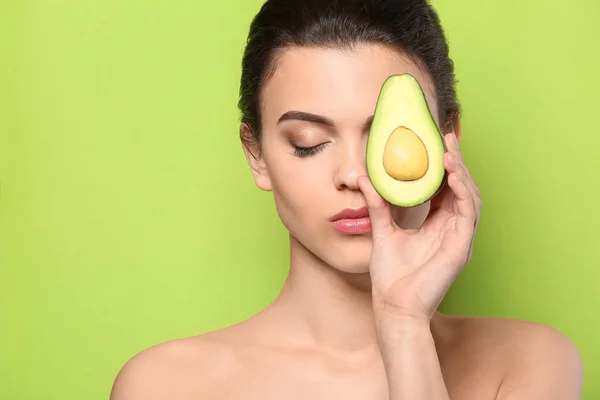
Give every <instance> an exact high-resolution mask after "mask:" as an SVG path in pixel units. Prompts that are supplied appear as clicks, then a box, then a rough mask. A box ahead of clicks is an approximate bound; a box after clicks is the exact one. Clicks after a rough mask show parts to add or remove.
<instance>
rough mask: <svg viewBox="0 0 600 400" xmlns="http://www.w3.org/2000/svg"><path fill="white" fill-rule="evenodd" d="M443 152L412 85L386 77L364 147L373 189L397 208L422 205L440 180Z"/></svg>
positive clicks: (419, 94)
mask: <svg viewBox="0 0 600 400" xmlns="http://www.w3.org/2000/svg"><path fill="white" fill-rule="evenodd" d="M445 150H446V149H445V146H444V141H443V138H442V134H441V133H440V131H439V129H438V127H437V125H436V123H435V120H434V119H433V116H432V115H431V111H430V110H429V107H428V105H427V100H426V98H425V95H424V93H423V90H422V89H421V86H420V85H419V83H418V82H417V80H416V79H415V78H414V77H413V76H411V75H410V74H398V75H392V76H390V77H388V78H387V79H386V80H385V82H384V83H383V85H382V87H381V92H380V94H379V98H378V100H377V105H376V108H375V113H374V116H373V123H372V125H371V129H370V132H369V139H368V142H367V154H366V163H367V172H368V174H369V177H370V179H371V181H372V183H373V186H374V187H375V190H377V192H379V194H380V195H381V197H383V198H384V199H386V200H387V201H388V202H390V203H391V204H394V205H397V206H400V207H414V206H417V205H419V204H423V203H425V202H426V201H428V200H430V199H431V198H432V197H433V196H435V195H436V194H437V193H438V192H439V190H440V189H441V187H442V185H443V184H444V182H445V180H446V176H447V172H446V169H445V168H444V165H443V162H442V158H443V155H444V152H445Z"/></svg>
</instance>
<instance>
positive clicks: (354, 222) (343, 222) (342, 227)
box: [332, 217, 371, 235]
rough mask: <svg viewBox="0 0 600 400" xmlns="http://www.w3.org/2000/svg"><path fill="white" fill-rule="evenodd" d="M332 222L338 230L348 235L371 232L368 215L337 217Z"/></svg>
mask: <svg viewBox="0 0 600 400" xmlns="http://www.w3.org/2000/svg"><path fill="white" fill-rule="evenodd" d="M332 224H333V227H334V228H335V229H337V230H338V231H340V232H342V233H346V234H350V235H360V234H362V233H368V232H371V218H369V217H363V218H346V219H338V220H335V221H333V222H332Z"/></svg>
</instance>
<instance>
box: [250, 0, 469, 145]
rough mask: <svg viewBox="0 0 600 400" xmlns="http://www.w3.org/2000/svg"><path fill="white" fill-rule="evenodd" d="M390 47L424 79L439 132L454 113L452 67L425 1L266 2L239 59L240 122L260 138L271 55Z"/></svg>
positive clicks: (434, 15)
mask: <svg viewBox="0 0 600 400" xmlns="http://www.w3.org/2000/svg"><path fill="white" fill-rule="evenodd" d="M359 43H373V44H383V45H387V46H391V47H393V48H395V49H397V50H398V51H400V52H401V53H402V54H404V55H406V56H408V57H410V59H411V60H413V62H415V63H416V64H417V65H418V66H419V67H420V68H421V69H422V70H424V71H425V72H426V73H427V74H428V75H429V77H430V79H431V81H432V82H433V85H434V90H435V94H436V97H437V100H438V108H439V115H438V118H439V120H440V124H441V125H442V127H441V129H442V131H443V132H442V133H445V131H446V129H447V128H446V126H447V124H448V123H449V122H451V120H452V118H453V117H454V116H456V115H458V114H459V113H460V105H459V103H458V100H457V98H456V89H455V85H456V80H455V76H454V65H453V63H452V60H451V59H450V56H449V49H448V44H447V42H446V38H445V34H444V31H443V29H442V26H441V24H440V20H439V17H438V15H437V13H436V11H435V10H434V9H433V8H432V6H431V5H430V4H429V3H428V2H427V0H267V1H266V2H265V3H264V4H263V6H262V7H261V9H260V10H259V12H258V14H257V15H256V16H255V17H254V19H253V20H252V23H251V24H250V31H249V34H248V39H247V43H246V47H245V50H244V54H243V59H242V74H241V85H240V93H239V94H240V98H239V102H238V106H239V109H240V111H241V114H242V115H241V121H242V122H243V123H245V124H247V125H248V126H249V127H250V129H251V131H252V136H253V137H251V138H242V139H243V140H255V141H257V142H260V139H261V114H260V98H261V88H262V85H263V84H264V82H265V81H266V80H267V79H268V77H269V76H270V75H271V74H272V72H273V68H274V61H275V58H276V54H277V53H278V52H279V51H281V50H283V49H285V48H288V47H292V46H300V47H328V48H351V47H352V46H353V45H355V44H359Z"/></svg>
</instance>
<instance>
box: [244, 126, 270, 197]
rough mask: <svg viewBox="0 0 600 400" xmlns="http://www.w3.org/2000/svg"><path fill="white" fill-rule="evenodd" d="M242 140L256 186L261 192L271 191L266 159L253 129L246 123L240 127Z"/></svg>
mask: <svg viewBox="0 0 600 400" xmlns="http://www.w3.org/2000/svg"><path fill="white" fill-rule="evenodd" d="M240 139H241V141H242V149H243V150H244V155H245V156H246V161H248V165H249V166H250V171H252V175H253V176H254V182H255V183H256V186H258V188H259V189H261V190H264V191H271V190H272V185H271V177H270V176H269V173H268V171H267V166H266V164H265V159H264V157H263V156H262V153H261V149H260V143H259V142H258V141H257V140H256V138H255V137H254V134H253V132H252V129H251V128H250V127H249V126H248V124H246V123H244V122H243V123H242V124H241V125H240Z"/></svg>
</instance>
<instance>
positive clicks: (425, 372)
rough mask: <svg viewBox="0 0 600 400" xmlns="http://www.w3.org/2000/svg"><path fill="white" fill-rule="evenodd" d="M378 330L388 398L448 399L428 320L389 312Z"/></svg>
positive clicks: (379, 321) (379, 324) (381, 321)
mask: <svg viewBox="0 0 600 400" xmlns="http://www.w3.org/2000/svg"><path fill="white" fill-rule="evenodd" d="M377 329H378V338H379V348H380V351H381V355H382V358H383V363H384V366H385V370H386V374H387V377H388V388H389V400H401V399H402V400H403V399H412V400H420V399H427V400H450V396H449V394H448V391H447V389H446V385H445V383H444V379H443V377H442V371H441V368H440V362H439V360H438V356H437V352H436V348H435V343H434V340H433V335H432V333H431V329H430V325H429V324H428V323H427V322H425V321H413V320H403V319H401V318H396V317H394V316H391V315H388V316H384V317H382V318H381V319H379V320H378V326H377Z"/></svg>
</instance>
